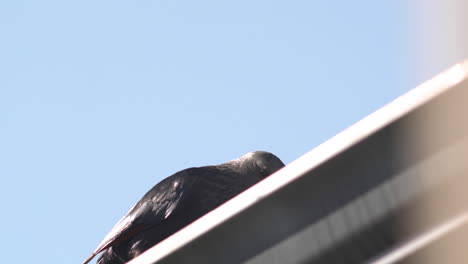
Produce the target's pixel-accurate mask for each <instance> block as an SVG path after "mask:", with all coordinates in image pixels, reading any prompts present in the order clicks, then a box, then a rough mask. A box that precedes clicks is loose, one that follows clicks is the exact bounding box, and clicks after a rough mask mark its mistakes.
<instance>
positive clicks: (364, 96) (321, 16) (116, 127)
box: [0, 0, 456, 264]
mask: <svg viewBox="0 0 468 264" xmlns="http://www.w3.org/2000/svg"><path fill="white" fill-rule="evenodd" d="M377 2H378V1H370V0H369V1H242V0H241V1H204V0H202V1H88V0H82V1H48V0H45V1H27V0H24V1H2V2H0V175H1V181H2V184H1V186H2V191H1V192H0V195H1V199H2V201H4V203H3V204H4V206H3V210H2V211H3V216H2V217H1V220H0V223H1V226H2V229H3V230H2V242H0V243H1V244H2V245H1V248H2V249H3V250H4V252H5V254H3V259H2V262H4V263H18V262H20V263H52V264H53V263H81V262H82V261H83V260H84V259H86V257H88V255H89V254H90V253H91V252H92V250H94V248H95V247H96V246H97V244H98V243H99V242H100V241H101V239H102V238H103V237H104V235H105V234H106V233H107V232H108V231H109V230H110V228H111V227H112V226H113V225H114V224H115V223H116V222H117V220H119V219H120V218H121V217H122V216H123V214H124V213H126V211H127V210H128V209H129V208H130V207H131V206H132V205H133V204H134V203H135V202H136V201H137V200H138V199H139V198H140V197H141V196H142V195H143V194H144V193H145V192H146V191H147V190H148V189H149V188H150V187H152V186H153V185H154V184H155V183H157V182H158V181H160V180H161V179H162V178H164V177H166V176H169V175H171V174H172V173H175V172H177V171H179V170H181V169H184V168H187V167H190V166H202V165H210V164H218V163H222V162H225V161H227V160H230V159H233V158H236V157H238V156H240V155H242V154H244V153H246V152H249V151H252V150H267V151H271V152H273V153H275V154H277V155H278V156H279V157H280V158H282V159H283V160H284V161H285V162H286V163H289V162H291V161H292V160H294V159H296V158H297V157H299V156H300V155H302V154H304V153H305V152H307V151H308V150H311V149H312V148H314V147H315V146H317V145H318V144H320V143H321V142H323V141H325V140H326V139H328V138H330V137H331V136H333V135H335V134H337V133H339V132H340V131H341V130H343V129H344V128H346V127H348V126H349V125H351V124H353V123H354V122H356V121H358V120H359V119H361V118H363V117H364V116H366V115H367V114H369V113H371V112H373V111H374V110H376V109H378V108H379V107H381V106H382V105H384V104H385V103H387V102H389V101H391V100H392V99H393V98H395V97H396V96H398V95H400V94H402V93H403V92H405V91H406V90H408V89H410V88H412V87H414V86H415V85H417V84H418V83H420V82H421V81H423V80H424V79H426V78H428V77H430V76H431V75H432V74H434V73H436V72H437V71H438V70H440V69H443V68H445V67H446V66H448V65H449V64H448V63H447V64H448V65H435V66H434V67H433V68H431V69H430V70H428V71H426V72H418V73H417V74H415V71H414V69H411V65H413V64H411V63H410V62H411V59H412V57H411V46H412V45H411V43H412V41H413V40H412V38H411V28H412V27H413V26H412V25H413V21H412V20H411V19H410V15H408V14H410V13H411V12H410V7H408V6H407V5H406V4H405V2H406V1H386V2H383V3H382V2H379V3H377ZM453 62H456V61H453ZM453 62H451V63H453Z"/></svg>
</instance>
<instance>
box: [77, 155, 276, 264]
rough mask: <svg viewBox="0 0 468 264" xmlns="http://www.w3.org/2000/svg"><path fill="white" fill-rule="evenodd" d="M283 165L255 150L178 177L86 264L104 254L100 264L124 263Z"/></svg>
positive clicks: (147, 198)
mask: <svg viewBox="0 0 468 264" xmlns="http://www.w3.org/2000/svg"><path fill="white" fill-rule="evenodd" d="M283 166H284V164H283V162H282V161H281V160H280V159H279V158H277V157H276V156H275V155H273V154H271V153H269V152H264V151H256V152H250V153H247V154H245V155H244V156H242V157H240V158H238V159H235V160H232V161H229V162H226V163H224V164H221V165H216V166H205V167H197V168H189V169H185V170H182V171H180V172H177V173H175V174H173V175H172V176H169V177H168V178H166V179H164V180H163V181H161V182H159V183H158V184H156V185H155V186H154V187H153V188H152V189H151V190H149V191H148V192H147V193H146V194H145V195H144V196H143V197H142V198H141V200H140V201H139V202H138V203H137V204H136V205H135V206H133V208H132V209H130V211H129V212H128V213H127V214H126V215H125V216H124V217H123V218H122V219H121V220H120V221H119V222H118V223H117V224H116V225H115V226H114V228H112V230H111V231H110V232H109V234H108V235H107V236H106V237H105V238H104V240H103V241H102V242H101V243H100V244H99V245H98V247H97V248H96V250H95V251H94V252H93V254H92V255H91V256H90V257H89V258H88V259H87V260H86V261H85V262H84V263H83V264H86V263H88V262H89V261H90V260H91V259H92V258H93V257H94V256H95V255H97V254H98V253H100V252H103V253H102V255H101V256H100V258H99V260H98V262H97V263H98V264H118V263H125V262H127V261H129V260H131V259H133V258H134V257H136V256H138V255H139V254H141V253H142V252H144V251H145V250H147V249H148V248H150V247H152V246H154V245H155V244H157V243H159V242H160V241H162V240H164V239H165V238H166V237H168V236H170V235H172V234H173V233H175V232H176V231H178V230H180V229H181V228H183V227H184V226H186V225H188V224H189V223H191V222H193V221H194V220H196V219H197V218H199V217H201V216H203V215H204V214H206V213H208V212H209V211H211V210H213V209H214V208H216V207H218V206H219V205H221V204H222V203H224V202H226V201H227V200H229V199H231V198H232V197H234V196H236V195H237V194H239V193H240V192H242V191H244V190H245V189H247V188H249V187H250V186H252V185H254V184H255V183H257V182H258V181H260V180H262V179H263V178H265V177H267V176H269V175H270V174H272V173H273V172H275V171H277V170H278V169H280V168H281V167H283Z"/></svg>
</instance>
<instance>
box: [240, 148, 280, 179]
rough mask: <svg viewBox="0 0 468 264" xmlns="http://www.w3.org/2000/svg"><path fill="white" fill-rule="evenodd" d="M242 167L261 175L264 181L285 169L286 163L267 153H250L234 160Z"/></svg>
mask: <svg viewBox="0 0 468 264" xmlns="http://www.w3.org/2000/svg"><path fill="white" fill-rule="evenodd" d="M233 162H237V163H238V164H239V165H240V166H241V167H243V168H244V169H247V170H249V171H251V172H252V171H254V172H256V173H258V174H259V176H260V179H264V178H266V177H268V176H270V175H271V174H273V173H274V172H276V171H277V170H279V169H281V168H282V167H284V163H283V162H282V161H281V160H280V159H279V158H278V157H276V156H275V155H273V154H271V153H270V152H266V151H254V152H249V153H247V154H245V155H243V156H242V157H240V158H238V159H236V160H234V161H233Z"/></svg>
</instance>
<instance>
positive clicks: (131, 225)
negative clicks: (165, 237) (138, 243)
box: [83, 168, 197, 264]
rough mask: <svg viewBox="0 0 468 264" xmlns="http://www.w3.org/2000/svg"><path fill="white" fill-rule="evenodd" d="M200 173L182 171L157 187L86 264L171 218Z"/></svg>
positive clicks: (131, 212)
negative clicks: (113, 246) (116, 244)
mask: <svg viewBox="0 0 468 264" xmlns="http://www.w3.org/2000/svg"><path fill="white" fill-rule="evenodd" d="M196 169H197V168H191V169H186V170H183V171H180V172H178V173H176V174H174V175H172V176H170V177H168V178H166V179H164V180H163V181H161V182H160V183H158V184H156V185H155V186H154V187H153V188H152V189H151V190H149V191H148V192H147V193H146V194H145V195H144V196H143V197H142V198H141V199H140V201H139V202H138V203H137V204H135V205H134V206H133V207H132V209H130V211H129V212H128V213H127V214H126V215H125V216H124V217H123V218H122V219H120V221H119V222H117V224H116V225H115V226H114V227H113V228H112V229H111V231H110V232H109V233H108V234H107V235H106V236H105V237H104V239H103V240H102V242H101V243H100V244H99V245H98V246H97V248H96V250H94V252H93V254H92V255H91V256H90V257H89V258H88V259H87V260H86V261H85V262H84V263H83V264H86V263H88V262H89V261H90V260H91V259H92V258H93V257H94V256H96V255H97V254H99V252H101V251H103V250H105V249H106V248H108V247H110V246H112V245H113V244H114V243H115V242H118V241H122V240H126V239H128V238H130V237H132V236H134V235H135V234H137V233H139V232H141V231H142V230H145V229H148V228H151V227H153V226H156V225H158V224H160V223H161V222H162V221H164V220H165V219H166V218H168V217H169V216H170V215H171V214H172V213H173V212H174V210H175V209H176V208H177V205H178V204H179V203H180V201H181V200H182V199H183V198H184V197H185V196H186V194H187V193H188V192H189V191H190V186H191V185H192V184H193V183H194V182H195V181H196V179H197V177H196V174H194V173H193V170H196Z"/></svg>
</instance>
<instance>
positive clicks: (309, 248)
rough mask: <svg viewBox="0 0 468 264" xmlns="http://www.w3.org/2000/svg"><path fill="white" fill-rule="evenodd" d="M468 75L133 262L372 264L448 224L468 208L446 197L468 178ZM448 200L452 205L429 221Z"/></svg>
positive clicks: (404, 99) (395, 110)
mask: <svg viewBox="0 0 468 264" xmlns="http://www.w3.org/2000/svg"><path fill="white" fill-rule="evenodd" d="M467 74H468V62H464V63H461V64H459V65H456V66H454V67H452V68H451V69H449V70H448V71H446V72H444V73H442V74H440V75H438V76H436V77H435V78H434V79H432V80H430V81H428V82H426V83H424V84H423V85H421V86H420V87H417V88H415V89H413V90H411V91H409V92H408V93H407V94H405V95H403V96H401V97H399V98H397V99H396V100H395V101H393V102H391V103H390V104H388V105H386V106H385V107H383V108H382V109H380V110H378V111H376V112H375V113H373V114H371V115H370V116H368V117H366V118H364V119H363V120H361V121H360V122H358V123H357V124H355V125H353V126H352V127H350V128H348V129H346V130H345V131H343V132H342V133H340V134H339V135H337V136H335V137H334V138H332V139H330V140H329V141H327V142H325V143H323V144H322V145H320V146H319V147H317V148H316V149H314V150H312V151H310V152H309V153H307V154H305V155H304V156H302V157H300V158H299V159H298V160H296V161H294V162H292V163H291V164H289V165H287V166H286V167H285V168H284V169H282V170H280V171H279V172H277V173H275V174H274V175H272V176H271V177H269V178H267V179H266V180H264V181H263V182H261V183H259V184H257V185H256V186H254V187H252V188H250V189H249V190H247V191H245V192H244V193H242V194H241V195H239V196H237V197H236V198H234V199H232V200H231V201H229V202H227V203H226V204H224V205H223V206H221V207H219V208H218V209H216V210H214V211H213V212H211V213H209V214H207V215H206V216H204V217H202V218H201V219H199V220H197V221H195V222H194V223H193V224H191V225H189V226H188V227H186V228H184V229H183V230H181V231H180V232H178V233H176V234H174V235H173V236H171V237H169V238H167V239H166V240H165V241H163V242H162V243H160V244H158V245H156V246H155V247H153V248H152V249H150V250H148V251H147V252H145V253H143V254H142V255H141V256H140V257H138V258H136V259H135V260H133V261H131V262H130V263H131V264H148V263H251V264H253V263H309V262H312V263H362V262H363V261H370V260H372V259H375V258H376V257H379V256H382V255H383V254H385V253H386V252H388V251H389V250H391V249H394V248H397V247H399V246H401V245H403V244H404V243H406V242H407V241H409V240H410V239H411V238H414V237H416V236H417V235H418V234H422V233H423V232H426V231H427V230H430V229H431V228H432V227H434V226H437V225H439V224H440V223H443V222H444V221H446V220H447V219H450V217H452V216H453V215H456V214H457V213H459V212H460V211H463V210H465V209H466V208H465V204H468V203H463V202H464V201H468V200H464V199H465V197H464V196H462V197H461V198H460V197H458V198H460V199H458V200H459V202H456V201H455V202H453V201H452V200H451V198H452V196H451V195H448V198H447V197H446V196H447V195H446V194H447V191H448V192H450V191H451V190H455V189H457V186H458V187H460V186H461V187H462V189H464V186H463V184H460V182H463V181H461V180H460V177H462V176H463V175H465V173H466V172H467V171H468V170H467V166H468V163H467V162H465V161H464V157H467V156H468V140H467V137H468V127H467V125H465V123H466V122H465V120H466V113H468V81H467ZM455 191H457V192H455ZM455 191H454V193H458V192H460V190H458V189H457V190H455ZM439 194H440V195H439ZM439 196H440V197H442V198H440V199H438V198H437V199H436V200H437V201H439V200H440V201H444V202H448V203H450V206H447V210H443V211H440V210H436V211H437V213H428V212H431V210H432V209H428V210H426V208H432V207H431V206H426V205H425V203H424V202H425V201H426V200H431V199H433V198H432V197H439ZM416 212H417V214H416ZM420 215H423V216H428V217H424V219H422V218H420V217H419V216H420ZM407 223H408V224H407Z"/></svg>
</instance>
